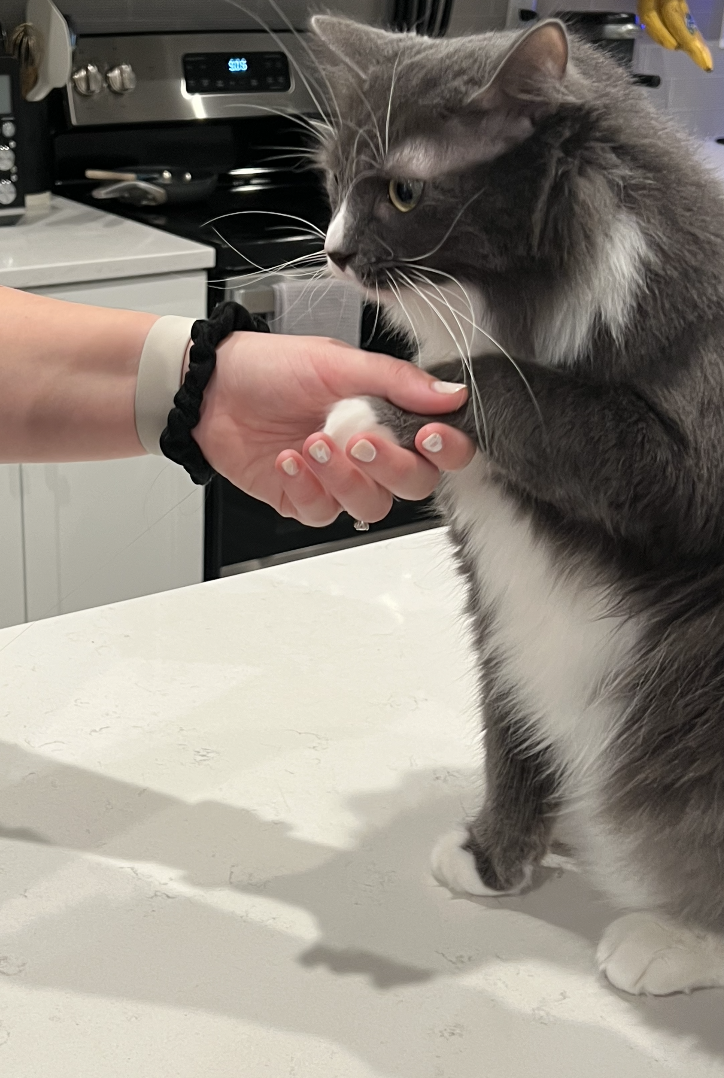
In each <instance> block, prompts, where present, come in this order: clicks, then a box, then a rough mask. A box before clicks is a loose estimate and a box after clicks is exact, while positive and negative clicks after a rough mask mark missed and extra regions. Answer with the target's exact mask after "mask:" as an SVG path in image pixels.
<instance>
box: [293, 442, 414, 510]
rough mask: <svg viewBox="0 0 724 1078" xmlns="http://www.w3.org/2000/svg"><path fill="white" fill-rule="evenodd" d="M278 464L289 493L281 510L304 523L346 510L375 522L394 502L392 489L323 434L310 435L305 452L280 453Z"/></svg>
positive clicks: (304, 448)
mask: <svg viewBox="0 0 724 1078" xmlns="http://www.w3.org/2000/svg"><path fill="white" fill-rule="evenodd" d="M275 467H276V470H277V474H278V475H279V476H280V478H281V480H282V487H283V490H284V497H285V501H284V504H283V505H282V507H281V511H282V512H283V513H284V514H285V515H287V516H294V517H296V518H297V520H300V521H301V522H302V524H308V525H310V526H311V527H314V528H321V527H324V526H325V525H327V524H331V523H332V521H334V520H335V519H336V518H337V517H338V516H339V514H340V513H341V512H342V510H346V512H347V513H349V515H350V516H352V517H354V519H355V520H365V521H367V522H368V523H370V524H373V523H374V522H375V521H377V520H382V519H383V518H384V517H386V516H387V514H388V513H389V511H390V508H391V506H392V494H391V493H390V491H389V490H386V489H384V487H380V486H379V485H378V484H377V483H375V482H374V480H373V479H371V478H369V477H367V476H365V475H363V473H362V472H361V471H360V469H359V468H357V467H356V466H355V465H354V464H353V463H352V461H350V460H348V459H347V457H346V456H345V455H344V453H343V452H342V451H341V450H340V449H339V448H338V447H337V446H335V444H334V443H333V442H332V441H331V439H329V438H327V437H326V436H325V435H323V434H313V435H311V436H310V437H309V438H307V441H306V442H305V444H304V447H303V450H302V455H300V454H299V453H295V452H293V451H292V450H286V451H285V452H284V453H280V455H279V456H278V457H277V460H276V464H275ZM428 467H429V465H428Z"/></svg>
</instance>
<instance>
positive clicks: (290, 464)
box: [282, 457, 299, 475]
mask: <svg viewBox="0 0 724 1078" xmlns="http://www.w3.org/2000/svg"><path fill="white" fill-rule="evenodd" d="M282 468H283V469H284V471H285V472H286V473H287V475H298V474H299V465H298V464H297V462H296V460H294V458H293V457H287V459H286V460H283V461H282Z"/></svg>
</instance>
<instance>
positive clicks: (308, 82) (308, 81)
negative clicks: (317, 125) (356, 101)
mask: <svg viewBox="0 0 724 1078" xmlns="http://www.w3.org/2000/svg"><path fill="white" fill-rule="evenodd" d="M226 3H227V4H230V5H231V7H234V8H236V9H237V10H238V11H243V12H244V14H245V15H248V16H249V18H250V19H253V20H254V22H256V23H258V24H259V26H260V27H261V28H262V30H264V31H265V33H267V34H268V35H269V37H270V38H271V39H272V41H273V42H274V43H275V44H276V46H277V47H278V48H279V49H280V51H281V52H283V53H284V55H285V56H286V57H287V59H288V60H289V62H290V64H291V65H292V66H293V68H294V70H295V72H296V74H297V75H298V76H299V78H300V80H301V81H302V82H303V83H304V88H305V89H306V91H307V93H308V94H309V96H310V97H311V99H312V101H313V103H314V107H315V108H316V110H317V112H318V113H319V115H320V116H322V117H324V116H325V110H324V108H323V107H322V104H321V103H320V100H319V97H318V96H317V94H319V96H320V97H322V98H323V97H324V93H323V91H322V89H321V87H320V86H319V85H318V84H317V83H316V82H315V81H314V80H313V78H312V77H311V76H308V75H307V73H306V72H305V71H304V69H303V68H302V65H301V64H300V63H299V62H298V61H297V59H296V57H294V56H292V54H291V53H290V52H288V51H287V50H286V49H285V48H284V42H283V41H282V39H281V38H280V37H279V35H278V34H277V33H275V31H274V30H272V28H271V26H269V24H268V23H267V22H265V20H264V19H262V18H261V17H260V16H259V15H257V13H256V12H255V11H253V10H252V9H251V8H248V7H246V5H245V4H240V3H239V0H226ZM269 3H270V4H271V6H272V7H273V8H274V9H275V10H276V11H277V14H279V15H281V12H279V11H278V9H276V7H275V5H274V2H273V0H269ZM281 17H282V18H284V21H285V22H286V24H287V26H289V28H290V30H292V32H293V33H294V34H295V35H296V31H295V30H293V28H292V27H291V25H290V23H289V21H288V20H287V19H286V16H283V15H282V16H281ZM297 36H298V35H297ZM304 47H305V49H306V48H307V46H306V45H305V46H304ZM312 86H314V89H313V88H312ZM315 90H316V91H317V93H315V92H314V91H315ZM334 103H335V106H336V100H335V102H334ZM325 104H326V102H325ZM340 118H341V117H340Z"/></svg>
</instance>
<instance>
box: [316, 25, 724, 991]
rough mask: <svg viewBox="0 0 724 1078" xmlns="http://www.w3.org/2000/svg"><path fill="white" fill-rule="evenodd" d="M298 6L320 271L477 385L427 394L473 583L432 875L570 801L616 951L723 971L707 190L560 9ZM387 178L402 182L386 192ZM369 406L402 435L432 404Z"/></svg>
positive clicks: (722, 436)
mask: <svg viewBox="0 0 724 1078" xmlns="http://www.w3.org/2000/svg"><path fill="white" fill-rule="evenodd" d="M313 28H314V30H315V32H316V34H317V36H318V39H319V42H320V44H319V46H318V48H319V52H320V56H321V61H322V69H323V71H324V76H325V80H326V84H327V86H328V88H329V89H330V91H331V92H332V94H333V98H334V102H335V104H334V105H333V107H332V108H331V113H330V115H331V127H330V128H329V129H328V131H327V132H326V134H325V135H324V137H323V144H322V149H321V159H322V163H323V165H324V167H325V169H326V173H327V176H328V182H329V190H330V198H331V202H332V208H333V210H334V211H335V213H336V218H335V220H336V225H335V224H334V223H333V226H332V230H331V231H330V240H328V251H329V253H330V255H331V257H332V260H333V261H334V262H335V263H336V266H337V272H343V273H344V275H345V276H347V277H351V278H353V279H355V280H356V281H358V282H359V283H360V284H361V285H363V286H364V287H365V288H366V289H367V290H368V292H369V294H371V295H373V296H374V295H375V294H379V295H380V296H381V298H382V301H383V304H385V305H386V306H387V307H388V308H389V309H390V311H391V312H392V315H393V318H394V319H396V321H397V322H398V323H401V322H402V321H404V312H405V311H407V313H408V314H409V316H410V322H411V327H410V331H411V333H412V335H414V336H416V337H417V338H418V343H419V344H420V349H421V354H422V355H423V359H424V361H425V362H426V364H427V365H428V366H431V367H433V368H434V369H435V370H436V373H437V372H438V371H439V373H440V374H441V376H442V377H444V378H446V379H448V380H454V379H457V380H462V379H463V378H467V379H468V380H470V379H471V377H472V382H473V383H474V385H473V388H475V387H477V395H476V394H475V393H474V392H473V393H471V403H470V404H469V405H468V406H467V407H466V408H465V409H463V411H462V412H461V413H460V414H458V415H456V416H454V417H453V418H452V419H451V420H450V421H451V422H453V423H455V424H456V425H458V426H460V427H461V428H462V429H464V430H465V431H467V432H468V433H469V434H470V435H472V436H473V437H475V438H477V439H478V441H479V445H480V451H479V454H478V456H477V458H476V460H475V462H474V463H473V465H471V466H470V468H469V469H467V470H466V472H465V473H462V474H461V475H460V476H457V477H448V478H447V479H446V480H445V482H444V483H443V487H442V493H441V495H440V505H441V508H442V511H443V514H444V517H445V519H446V520H447V522H448V523H449V524H450V529H451V534H452V536H453V539H454V541H455V544H456V547H457V552H458V558H459V563H460V567H461V570H462V572H463V573H464V574H465V576H466V578H467V580H468V583H469V614H470V618H471V623H472V626H473V630H474V641H475V646H476V651H477V654H478V656H479V669H480V689H481V712H482V718H483V727H484V731H485V748H486V752H485V768H486V776H487V781H486V795H485V804H484V806H483V808H482V810H481V812H480V814H479V815H478V817H477V818H476V819H475V820H474V821H472V822H471V823H469V824H468V825H467V832H466V835H465V836H464V837H463V838H462V839H461V840H460V841H459V842H457V843H454V844H453V845H452V846H450V845H448V847H447V849H446V850H443V852H442V853H441V854H440V855H439V856H438V862H437V870H436V871H437V874H438V876H439V877H441V878H444V879H446V880H447V881H448V882H449V884H450V885H451V886H453V887H457V888H459V889H462V888H463V886H464V887H465V888H466V889H471V890H477V891H478V893H485V892H490V893H500V892H505V891H511V890H516V889H519V888H521V887H522V886H524V885H525V884H526V883H527V881H528V880H529V879H530V878H531V874H532V871H533V869H534V868H535V866H536V865H538V864H540V862H541V861H542V860H543V859H544V857H545V856H546V853H547V851H548V850H549V849H550V846H551V842H552V837H553V829H554V827H555V828H558V827H559V826H560V825H564V831H565V832H566V833H567V836H568V838H569V840H570V841H572V842H573V845H574V848H575V853H576V857H577V859H578V860H579V862H580V864H581V865H582V867H583V868H584V870H585V871H587V872H588V873H589V875H590V876H591V878H592V879H593V880H594V881H595V882H596V883H597V884H598V885H599V886H600V887H601V888H602V889H604V890H605V891H606V892H607V893H608V894H609V896H610V897H611V898H612V899H613V900H614V901H615V902H617V903H618V904H619V905H620V906H621V907H622V908H624V909H628V910H634V911H641V912H640V913H638V914H634V915H633V916H629V917H624V918H622V919H621V920H620V921H618V922H616V923H615V924H614V925H613V926H612V927H611V929H609V931H608V933H607V934H606V936H605V937H604V940H603V941H602V944H601V948H600V950H599V964H600V966H601V968H602V969H604V970H605V971H606V973H607V974H608V976H609V977H610V978H611V980H612V981H613V982H614V983H615V984H617V985H618V986H619V987H622V988H625V989H627V990H629V991H649V992H670V991H677V990H681V989H689V988H691V987H697V986H700V985H710V984H722V983H724V365H723V362H722V360H723V356H724V198H723V194H722V191H723V189H722V187H721V186H720V183H719V181H718V180H717V179H716V178H714V177H713V176H712V175H710V174H709V172H708V171H707V170H706V168H705V167H704V166H703V165H702V164H700V163H699V161H698V160H697V158H696V156H695V153H694V150H693V147H692V146H691V145H690V144H689V143H688V142H687V141H686V140H685V138H684V136H683V135H682V134H680V133H679V132H678V131H676V130H674V129H673V128H672V127H671V126H670V125H669V124H668V123H667V122H666V121H665V120H664V119H663V118H662V117H661V116H660V115H659V114H658V113H656V112H655V111H654V109H653V108H652V107H651V106H650V105H649V104H648V102H647V101H646V91H645V90H642V89H639V88H637V87H635V86H634V85H632V84H631V82H630V81H629V80H628V78H627V76H626V75H625V73H624V72H623V71H622V70H621V69H619V68H618V67H617V66H616V65H615V64H614V63H613V62H612V61H610V60H609V59H608V58H606V57H605V56H603V55H601V54H600V53H598V52H596V51H594V50H593V49H592V48H590V47H589V46H588V45H586V44H585V43H583V42H581V41H578V40H576V39H571V40H570V42H568V43H567V39H566V35H565V32H564V30H563V28H562V27H561V26H560V24H558V23H552V22H549V23H545V24H541V25H539V26H538V27H536V28H535V29H534V30H533V31H532V32H529V33H528V34H527V35H518V34H514V33H497V34H485V35H482V36H477V37H468V38H462V39H454V40H442V41H439V40H429V39H425V38H420V37H417V36H415V35H398V34H388V33H385V32H383V31H378V30H372V29H370V28H366V27H360V26H357V25H355V24H354V23H349V22H346V21H344V20H339V19H333V18H329V17H318V18H316V19H315V20H314V22H313ZM396 179H403V180H410V179H417V180H420V181H421V182H423V183H424V186H423V188H422V195H421V197H420V201H419V203H418V204H417V205H416V206H415V207H414V209H412V210H410V211H409V212H400V210H399V209H397V208H395V206H394V204H393V203H392V202H391V200H390V197H389V193H388V189H389V183H390V180H396ZM420 293H422V294H423V295H422V296H420ZM425 297H427V298H426V299H425ZM451 297H452V298H451ZM445 302H447V303H448V306H447V308H446V307H445ZM425 303H427V307H428V308H429V312H428V313H429V317H428V318H427V319H426V318H425V317H423V314H422V313H421V312H424V310H425V306H424V305H425ZM433 308H434V310H433ZM435 319H437V320H438V322H440V321H442V322H443V323H445V328H446V330H447V331H449V337H450V338H451V340H452V342H453V345H454V347H452V348H448V349H443V353H444V354H442V355H440V357H439V358H440V359H442V360H445V361H446V362H445V363H443V365H442V366H439V365H438V366H436V365H435V362H434V361H435V358H436V356H435V349H436V348H437V347H438V346H437V345H436V343H435V342H436V341H437V340H438V336H436V334H435V332H434V331H432V330H431V329H430V325H431V323H433V322H434V321H435ZM438 329H439V326H438ZM426 335H427V336H426ZM443 336H444V334H443ZM489 339H492V340H494V341H495V342H497V344H499V345H500V346H501V347H502V349H504V352H505V353H506V354H502V353H501V352H500V351H499V350H497V349H496V348H493V347H492V345H489V344H487V341H488V340H489ZM448 343H450V342H448ZM454 356H458V357H459V356H462V359H463V360H464V362H461V359H460V358H452V357H454ZM513 360H514V362H513ZM373 410H374V413H375V416H376V418H377V421H378V422H380V423H383V424H384V425H385V426H386V427H387V428H389V430H390V431H391V432H393V433H394V435H395V437H396V438H397V440H398V441H399V442H400V443H401V444H403V445H405V446H408V447H411V446H412V445H413V440H414V436H415V434H416V432H417V431H418V430H419V428H420V426H421V425H422V424H423V423H425V422H427V421H428V420H427V419H426V417H424V416H410V415H407V414H405V413H402V412H399V411H398V410H397V409H395V408H393V407H392V406H390V405H387V404H384V403H383V402H374V403H373ZM359 426H360V429H364V426H365V417H364V415H362V417H361V418H360V422H359ZM333 429H334V416H332V417H331V419H330V430H333ZM343 433H344V435H345V436H346V435H348V434H349V433H351V431H350V430H349V429H346V430H345V431H344V432H343ZM466 858H467V859H468V862H470V864H466V861H465V859H466ZM471 859H472V861H471ZM471 864H473V865H474V872H475V873H476V874H477V878H479V881H481V884H482V886H481V887H480V888H477V886H476V885H475V884H474V883H473V885H470V884H469V883H465V881H466V880H467V881H469V880H470V879H471V878H472V877H471V876H470V872H469V869H470V867H471ZM460 881H462V883H461V882H460ZM682 954H683V955H685V959H682V958H681V955H682ZM662 956H663V957H662Z"/></svg>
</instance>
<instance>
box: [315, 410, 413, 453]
mask: <svg viewBox="0 0 724 1078" xmlns="http://www.w3.org/2000/svg"><path fill="white" fill-rule="evenodd" d="M324 433H325V434H326V435H328V436H329V437H330V438H331V439H332V441H333V442H334V443H335V445H338V446H339V447H340V449H344V448H345V446H346V445H347V442H348V441H349V440H350V438H352V437H354V435H355V434H380V435H382V437H383V438H387V440H388V441H389V442H395V441H396V438H395V437H394V435H393V433H392V431H391V430H390V429H389V428H388V427H384V426H382V424H381V423H378V422H377V417H376V416H375V413H374V410H373V408H372V406H371V404H370V402H369V401H368V400H367V398H366V397H350V398H349V400H345V401H338V402H337V404H333V405H332V407H331V408H330V410H329V414H328V415H327V422H326V423H325V424H324Z"/></svg>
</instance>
